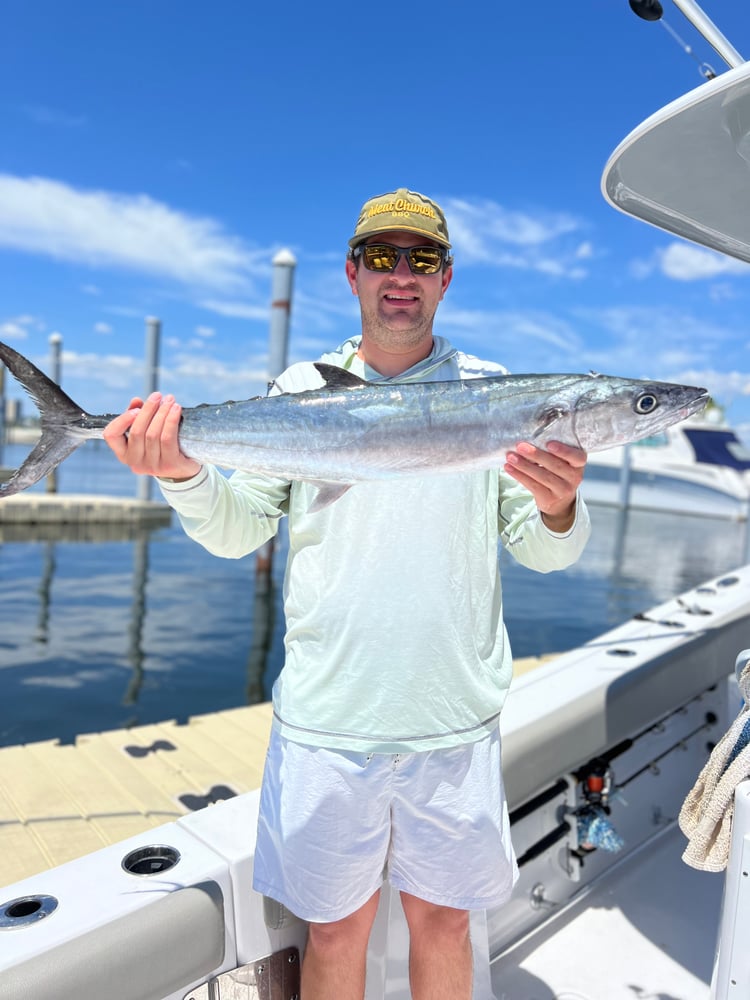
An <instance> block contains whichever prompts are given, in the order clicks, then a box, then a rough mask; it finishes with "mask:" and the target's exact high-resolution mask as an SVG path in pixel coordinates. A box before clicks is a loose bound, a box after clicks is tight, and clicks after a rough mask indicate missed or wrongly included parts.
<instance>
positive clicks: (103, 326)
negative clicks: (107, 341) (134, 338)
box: [94, 323, 113, 334]
mask: <svg viewBox="0 0 750 1000" xmlns="http://www.w3.org/2000/svg"><path fill="white" fill-rule="evenodd" d="M112 332H113V328H112V327H111V326H110V325H109V323H94V333H104V334H106V333H112Z"/></svg>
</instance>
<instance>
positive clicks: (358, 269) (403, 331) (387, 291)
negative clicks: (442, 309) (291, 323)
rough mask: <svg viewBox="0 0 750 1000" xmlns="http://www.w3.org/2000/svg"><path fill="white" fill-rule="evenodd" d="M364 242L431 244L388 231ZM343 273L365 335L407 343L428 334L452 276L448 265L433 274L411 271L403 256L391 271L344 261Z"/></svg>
mask: <svg viewBox="0 0 750 1000" xmlns="http://www.w3.org/2000/svg"><path fill="white" fill-rule="evenodd" d="M365 242H366V243H369V244H373V243H390V244H391V245H392V246H397V247H418V246H435V245H437V244H435V243H434V241H432V240H429V239H426V238H425V237H424V236H416V235H414V234H412V233H403V232H398V231H394V232H390V233H380V234H379V235H377V236H371V237H370V238H369V239H368V240H366V241H365ZM346 275H347V278H348V279H349V285H350V286H351V289H352V292H353V294H354V295H357V296H358V297H359V302H360V308H361V310H362V332H363V334H365V336H391V337H396V338H398V339H399V340H401V341H406V342H407V343H412V342H413V343H417V342H419V341H420V340H421V339H423V338H425V337H428V336H429V337H432V321H433V318H434V316H435V312H436V311H437V307H438V303H439V302H440V300H441V299H442V297H443V295H444V294H445V290H446V289H447V287H448V285H449V284H450V281H451V278H452V277H453V269H452V268H451V267H448V268H445V269H444V270H440V271H438V272H437V273H436V274H425V275H422V274H412V273H411V271H410V269H409V262H408V261H407V259H406V257H401V258H400V259H399V262H398V264H397V265H396V267H395V268H394V270H393V271H391V272H386V273H381V272H378V271H368V270H367V268H366V267H365V265H364V262H363V261H362V260H361V259H360V261H359V263H358V264H357V263H355V262H354V261H351V260H347V262H346Z"/></svg>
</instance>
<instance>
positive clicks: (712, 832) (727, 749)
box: [679, 649, 750, 872]
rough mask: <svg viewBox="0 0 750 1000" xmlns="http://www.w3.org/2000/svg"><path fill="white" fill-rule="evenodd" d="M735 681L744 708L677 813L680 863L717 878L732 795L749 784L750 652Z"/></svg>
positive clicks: (725, 844)
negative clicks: (682, 845) (680, 834)
mask: <svg viewBox="0 0 750 1000" xmlns="http://www.w3.org/2000/svg"><path fill="white" fill-rule="evenodd" d="M736 669H737V680H738V682H739V686H740V692H741V693H742V697H743V698H744V700H745V704H744V705H743V707H742V710H741V711H740V714H739V715H738V716H737V718H736V719H735V721H734V722H733V723H732V725H731V726H730V728H729V729H728V730H727V732H726V733H725V734H724V736H723V737H722V738H721V739H720V740H719V742H718V743H717V744H716V746H715V747H714V749H713V750H712V751H711V756H710V757H709V758H708V761H707V763H706V766H705V767H704V768H703V770H702V771H701V773H700V775H699V777H698V780H697V781H696V783H695V785H694V786H693V789H692V790H691V791H690V793H689V794H688V796H687V798H686V799H685V801H684V803H683V805H682V809H681V810H680V816H679V824H680V829H681V830H682V832H683V833H684V834H685V836H686V837H687V838H688V845H687V847H686V848H685V852H684V854H683V855H682V860H683V861H684V862H686V864H688V865H690V866H691V867H693V868H699V869H700V870H701V871H706V872H720V871H723V870H724V869H725V868H726V866H727V861H728V860H729V847H730V843H731V834H732V817H733V814H734V791H735V789H736V788H737V786H738V785H739V784H740V782H742V781H744V780H745V779H746V778H750V649H745V650H743V651H742V652H741V653H740V654H739V656H738V657H737V664H736Z"/></svg>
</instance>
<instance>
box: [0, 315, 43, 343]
mask: <svg viewBox="0 0 750 1000" xmlns="http://www.w3.org/2000/svg"><path fill="white" fill-rule="evenodd" d="M44 328H45V324H44V323H43V322H42V320H40V319H38V318H37V317H36V316H31V315H29V314H24V315H22V316H11V317H9V318H8V319H6V320H0V339H2V340H26V338H27V337H28V335H29V332H30V331H32V330H35V331H39V330H44Z"/></svg>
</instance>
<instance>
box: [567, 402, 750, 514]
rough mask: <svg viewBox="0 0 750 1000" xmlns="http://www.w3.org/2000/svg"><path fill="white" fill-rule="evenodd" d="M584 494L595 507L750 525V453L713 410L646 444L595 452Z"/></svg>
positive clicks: (588, 469) (676, 425) (590, 461)
mask: <svg viewBox="0 0 750 1000" xmlns="http://www.w3.org/2000/svg"><path fill="white" fill-rule="evenodd" d="M582 492H583V496H584V499H585V500H586V502H587V503H589V504H606V505H607V506H615V507H624V508H627V507H633V508H636V509H639V510H657V511H670V512H673V513H679V514H696V515H700V516H701V517H727V518H731V519H733V520H739V521H746V520H747V519H748V515H750V449H748V448H747V447H746V446H745V445H744V444H743V443H742V441H740V439H739V437H738V436H737V434H736V432H735V431H734V430H733V429H732V428H731V427H730V426H729V425H728V424H727V423H726V422H725V421H724V419H723V417H722V415H721V411H720V410H719V409H712V410H709V411H708V413H707V414H706V415H703V414H697V415H696V416H695V417H690V418H689V419H688V420H683V421H681V422H680V423H678V424H674V425H673V426H672V427H669V428H668V429H667V430H666V431H664V432H661V433H659V434H656V435H652V436H650V437H647V438H644V439H642V440H641V441H637V442H634V443H632V444H628V445H620V446H618V447H615V448H608V449H606V450H605V451H600V452H593V453H592V454H591V455H589V458H588V462H587V464H586V473H585V476H584V481H583V487H582Z"/></svg>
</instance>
